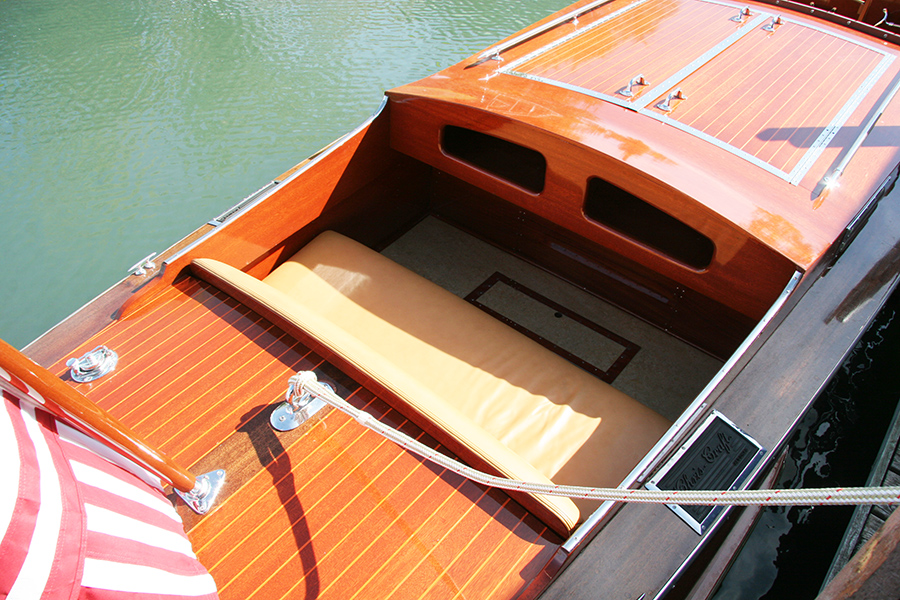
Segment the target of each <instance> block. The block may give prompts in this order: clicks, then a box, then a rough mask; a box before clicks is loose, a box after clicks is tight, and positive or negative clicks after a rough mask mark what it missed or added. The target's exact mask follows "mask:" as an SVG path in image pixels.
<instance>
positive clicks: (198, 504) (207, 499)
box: [175, 469, 225, 515]
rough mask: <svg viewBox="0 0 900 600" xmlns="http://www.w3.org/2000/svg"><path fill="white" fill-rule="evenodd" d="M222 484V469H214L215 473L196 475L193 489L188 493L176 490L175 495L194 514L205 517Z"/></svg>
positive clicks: (223, 472)
mask: <svg viewBox="0 0 900 600" xmlns="http://www.w3.org/2000/svg"><path fill="white" fill-rule="evenodd" d="M224 484H225V471H224V469H216V470H215V471H210V472H209V473H204V474H203V475H198V476H197V483H195V484H194V489H192V490H191V491H190V492H182V491H181V490H179V489H176V490H175V493H176V494H178V497H179V498H181V499H182V500H184V503H185V504H187V505H188V506H190V507H191V510H193V511H194V512H195V513H197V514H198V515H205V514H206V513H207V512H209V509H210V508H212V505H213V503H214V502H215V501H216V496H218V495H219V492H220V491H221V490H222V486H223V485H224Z"/></svg>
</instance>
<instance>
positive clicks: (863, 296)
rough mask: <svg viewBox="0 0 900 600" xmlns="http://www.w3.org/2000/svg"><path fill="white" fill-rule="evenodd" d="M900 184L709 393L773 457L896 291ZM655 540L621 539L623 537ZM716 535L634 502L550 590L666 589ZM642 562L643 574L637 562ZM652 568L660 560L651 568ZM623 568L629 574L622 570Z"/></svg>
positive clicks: (574, 594)
mask: <svg viewBox="0 0 900 600" xmlns="http://www.w3.org/2000/svg"><path fill="white" fill-rule="evenodd" d="M898 255H900V187H896V186H895V187H894V188H893V189H892V191H891V192H890V193H889V194H888V195H887V196H886V197H884V198H883V199H882V200H881V202H880V204H879V206H878V208H877V209H876V211H875V213H874V215H873V216H872V218H871V219H870V221H869V223H868V225H867V226H866V227H865V228H864V229H863V230H862V232H861V233H860V234H859V236H858V237H857V239H856V241H855V242H854V243H853V245H851V246H850V248H849V249H848V250H847V252H846V253H845V254H844V255H843V256H841V258H840V259H839V260H838V261H837V263H836V264H835V266H834V267H833V268H832V269H831V271H829V272H828V274H827V275H825V276H824V277H822V276H821V272H817V273H815V274H814V276H813V277H810V278H807V280H806V284H805V287H804V288H803V289H801V290H799V291H798V294H797V295H796V297H794V298H793V299H792V303H791V304H790V305H789V306H787V307H786V309H785V310H784V311H782V313H783V315H785V314H786V316H782V317H781V318H779V319H776V320H775V321H773V322H772V324H771V326H770V327H769V328H768V330H767V331H764V332H763V334H762V336H761V338H760V339H759V340H758V341H757V342H756V343H755V344H754V345H753V346H752V347H751V351H750V353H749V356H748V357H747V361H746V364H744V365H743V366H742V367H741V368H740V370H739V373H738V374H737V375H736V376H734V377H733V378H729V379H726V380H725V381H724V382H723V383H722V384H721V385H720V386H719V387H718V389H717V390H715V391H714V392H713V394H712V396H711V397H710V408H711V409H716V410H719V411H721V412H722V413H723V414H724V415H725V416H727V417H728V418H729V419H731V420H732V421H734V423H735V424H737V425H738V426H739V427H740V428H742V429H743V430H745V431H746V432H747V433H749V434H750V435H751V436H753V437H754V438H755V439H756V440H757V441H759V442H760V443H761V444H762V445H763V446H764V447H765V448H766V449H767V450H768V453H767V455H766V461H767V462H769V463H771V461H773V460H774V458H775V457H776V456H777V455H778V453H779V451H780V449H781V447H782V446H783V444H784V443H786V440H787V439H788V436H789V435H790V432H791V430H792V429H793V427H794V426H795V425H796V423H797V422H798V420H799V419H800V417H801V416H802V415H803V413H804V412H805V411H806V410H807V408H808V407H809V405H810V404H812V402H813V400H815V398H816V396H817V395H818V393H819V391H820V390H821V389H822V387H823V386H824V384H825V382H827V381H828V380H829V379H830V378H831V376H832V375H833V374H834V372H835V371H836V370H837V369H838V368H839V367H840V365H841V363H842V362H843V360H844V359H845V357H846V356H847V355H848V354H849V352H850V351H851V350H852V349H853V347H854V345H855V344H856V342H857V341H858V339H859V337H860V336H861V335H862V333H863V331H864V330H865V328H866V326H867V324H868V323H869V322H870V321H871V319H872V318H873V317H874V315H875V314H876V313H877V312H878V310H879V308H880V307H881V305H882V304H883V303H884V302H885V300H886V299H887V297H888V296H889V295H890V294H891V293H892V292H893V291H894V290H895V289H896V287H897V283H898V279H900V272H898V269H897V265H898V263H897V257H898ZM625 539H628V540H642V541H644V542H646V541H651V542H652V543H634V544H623V543H622V540H625ZM708 539H709V534H707V536H706V537H700V536H698V535H697V534H695V533H694V532H693V531H692V530H691V529H690V528H689V527H688V526H687V525H685V524H684V523H683V522H681V520H680V519H679V518H678V517H676V516H675V515H674V513H672V512H671V511H669V510H668V509H666V508H665V507H660V506H638V505H626V506H624V507H622V509H621V510H620V511H619V512H618V513H617V514H616V516H615V518H613V519H612V521H611V522H610V523H609V524H608V525H607V526H606V527H605V528H604V529H602V530H601V531H600V532H599V533H598V535H597V536H596V537H595V538H594V539H593V540H592V541H591V542H590V543H589V544H588V545H587V546H586V547H585V548H584V549H583V551H581V553H580V554H579V555H578V558H577V559H576V560H575V561H573V562H572V563H571V565H570V566H569V567H568V568H567V569H566V570H565V571H564V572H563V573H562V575H561V577H560V578H559V579H558V580H557V581H556V582H555V583H554V584H552V586H551V587H550V589H549V590H548V591H547V592H546V593H545V594H544V596H543V597H544V598H546V599H547V600H554V599H557V598H560V599H561V598H566V599H578V598H585V599H586V598H595V597H596V594H597V590H602V591H603V595H604V596H606V597H613V598H618V597H621V598H637V597H638V596H640V595H641V594H642V593H646V594H647V596H648V597H651V598H652V597H654V595H655V594H657V593H658V592H660V591H661V590H663V588H664V586H665V585H666V583H667V582H668V581H669V579H670V578H671V577H672V576H673V575H674V574H675V573H676V571H677V570H678V569H679V568H681V566H682V564H683V563H684V561H686V560H688V559H689V558H690V557H691V555H692V553H693V552H695V550H697V549H698V548H700V547H701V545H702V544H704V543H705V542H706V541H708ZM635 564H641V565H643V567H642V568H641V569H639V570H632V568H631V567H632V566H633V565H635ZM647 565H653V567H652V568H648V567H647ZM623 570H628V571H629V572H630V573H631V575H630V576H629V577H627V578H621V577H618V576H616V575H615V574H616V573H620V572H622V571H623Z"/></svg>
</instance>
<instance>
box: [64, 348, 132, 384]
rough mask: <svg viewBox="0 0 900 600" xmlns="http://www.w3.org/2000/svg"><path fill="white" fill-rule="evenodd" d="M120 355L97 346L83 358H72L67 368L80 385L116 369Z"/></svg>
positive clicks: (68, 361)
mask: <svg viewBox="0 0 900 600" xmlns="http://www.w3.org/2000/svg"><path fill="white" fill-rule="evenodd" d="M117 362H119V355H118V354H116V353H115V351H113V350H110V349H109V348H107V347H106V346H97V347H96V348H94V349H93V350H91V351H90V352H86V353H85V354H84V356H82V357H81V358H70V359H69V360H67V361H66V366H67V367H69V368H70V369H71V370H70V371H69V375H71V377H72V379H74V380H75V381H77V382H78V383H88V382H89V381H94V380H95V379H99V378H100V377H103V376H104V375H106V374H107V373H109V372H110V371H112V370H113V369H115V368H116V363H117Z"/></svg>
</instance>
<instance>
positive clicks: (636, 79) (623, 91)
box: [617, 75, 650, 98]
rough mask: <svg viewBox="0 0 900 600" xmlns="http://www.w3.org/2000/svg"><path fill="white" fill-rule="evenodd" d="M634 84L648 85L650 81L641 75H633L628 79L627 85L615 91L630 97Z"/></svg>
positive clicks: (632, 94) (632, 93)
mask: <svg viewBox="0 0 900 600" xmlns="http://www.w3.org/2000/svg"><path fill="white" fill-rule="evenodd" d="M636 85H650V82H649V81H647V79H646V78H645V77H644V76H643V75H635V76H634V77H632V78H631V79H630V80H629V81H628V85H626V86H625V87H623V88H622V89H621V90H619V91H618V92H617V93H618V94H620V95H622V96H625V97H626V98H631V97H632V96H634V89H633V88H634V86H636Z"/></svg>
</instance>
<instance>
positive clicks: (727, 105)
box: [506, 0, 892, 181]
mask: <svg viewBox="0 0 900 600" xmlns="http://www.w3.org/2000/svg"><path fill="white" fill-rule="evenodd" d="M739 8H740V7H737V6H735V5H728V4H727V3H721V2H718V1H716V0H638V1H637V2H632V3H631V4H628V5H624V7H623V8H620V9H619V10H617V11H615V12H612V13H610V14H608V15H605V16H601V17H599V18H598V17H597V16H588V17H585V18H584V19H583V23H580V24H579V25H578V26H577V27H573V30H572V32H571V33H570V34H569V35H568V36H566V37H563V38H561V39H559V40H557V41H555V42H552V43H549V44H548V45H547V46H545V47H544V48H542V49H540V50H538V51H536V52H533V53H532V54H530V55H527V56H525V57H523V58H522V59H520V60H519V61H516V62H514V63H513V64H512V65H510V66H509V67H506V69H507V70H508V71H510V72H513V73H515V74H518V75H523V76H526V77H529V78H534V79H538V80H540V81H545V82H548V83H552V84H556V85H561V86H564V87H567V88H569V89H573V90H576V91H581V92H585V93H587V94H590V95H596V96H598V97H600V98H604V99H607V100H612V101H614V102H617V103H619V104H622V105H623V106H628V107H631V108H634V109H635V110H638V109H647V110H649V111H650V113H651V115H653V116H654V117H655V118H662V117H663V115H665V117H666V118H667V119H672V120H674V121H675V122H677V123H679V124H681V125H682V126H683V127H685V128H686V129H687V130H688V131H691V132H696V133H698V134H699V135H701V136H705V137H706V138H707V139H712V140H716V141H717V142H719V143H721V144H723V145H724V146H725V147H726V148H732V149H734V150H735V151H737V152H741V153H745V154H743V156H746V157H751V158H752V159H755V160H757V161H759V163H764V164H767V165H770V166H771V167H772V168H773V172H777V173H783V174H785V176H788V175H790V176H792V177H793V176H794V173H795V170H796V171H797V172H798V174H797V177H798V178H799V177H802V175H803V174H804V173H805V172H806V169H808V168H809V167H810V166H811V164H809V163H808V162H807V161H809V160H813V159H814V158H816V157H817V156H818V155H817V154H810V156H809V157H807V153H808V152H809V151H810V150H811V149H812V150H815V146H816V145H817V144H823V145H826V146H827V145H828V144H829V141H830V138H829V140H825V139H824V138H823V139H821V140H819V139H818V138H819V137H820V136H822V135H823V132H825V133H826V134H827V133H828V131H829V130H830V129H831V128H834V127H835V123H838V125H837V127H838V128H840V124H842V123H843V121H842V120H841V118H842V117H841V114H842V112H843V111H845V110H849V111H850V112H852V111H853V110H854V109H855V108H856V106H857V104H858V103H863V104H864V106H865V107H866V108H869V107H871V106H873V105H874V104H876V102H877V99H878V98H877V94H872V95H871V96H868V94H869V91H870V89H871V88H872V86H874V85H875V80H876V79H877V78H878V77H880V76H881V73H882V72H883V70H884V69H886V68H887V66H888V65H889V64H890V63H891V61H892V59H891V58H890V57H889V56H888V55H887V53H886V52H885V51H884V50H882V49H879V48H878V47H877V46H876V44H875V43H872V42H863V41H860V40H856V39H851V38H849V37H846V36H840V35H835V34H833V33H830V32H827V31H825V30H823V29H820V28H818V27H815V26H810V25H808V24H805V23H799V22H794V21H790V17H789V16H788V15H781V14H780V13H777V12H775V11H772V12H771V13H769V12H762V11H760V10H758V9H755V8H754V10H753V11H751V13H750V15H749V16H747V17H744V18H743V19H738V20H735V19H736V17H737V14H738V11H739ZM775 16H778V17H780V18H782V21H783V22H782V23H781V24H780V25H777V26H775V27H774V28H772V27H771V20H772V19H773V18H774V17H775ZM767 27H770V28H769V29H767ZM636 46H637V47H638V48H639V49H640V50H637V49H636ZM639 74H640V75H643V76H644V78H645V82H646V83H645V84H644V85H634V86H633V87H632V88H631V92H632V95H631V96H626V95H624V94H623V93H622V92H623V90H624V89H625V88H626V86H627V84H628V82H629V81H630V80H631V79H632V78H634V77H636V76H637V75H639ZM675 89H680V90H682V94H683V96H684V100H680V101H675V102H673V103H671V109H672V110H671V112H664V111H662V110H660V109H659V108H658V107H657V105H658V104H659V103H660V102H662V101H663V100H664V99H665V98H666V96H667V95H668V94H669V93H670V92H671V91H673V90H675ZM847 116H848V117H849V112H848V113H847ZM845 118H846V117H845ZM861 118H862V117H861V116H860V115H858V116H857V118H856V120H855V121H853V120H851V121H850V122H848V126H849V128H848V129H846V130H845V131H843V133H842V137H841V139H840V140H839V142H843V143H845V144H847V145H849V142H848V141H847V140H852V139H853V137H854V136H856V135H859V133H860V131H861V128H862V122H861V121H860V119H861ZM821 175H822V174H821V173H817V177H821ZM798 181H799V179H798Z"/></svg>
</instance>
